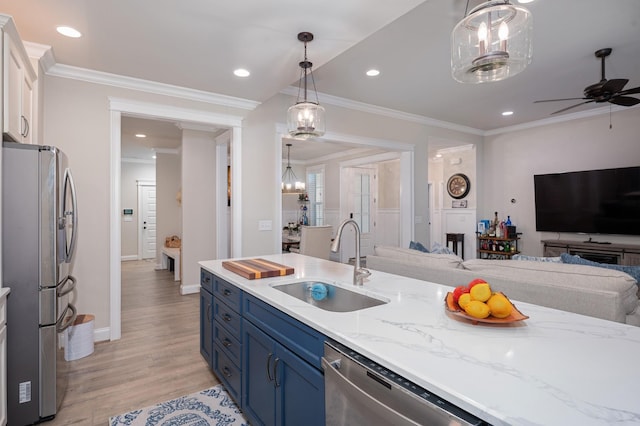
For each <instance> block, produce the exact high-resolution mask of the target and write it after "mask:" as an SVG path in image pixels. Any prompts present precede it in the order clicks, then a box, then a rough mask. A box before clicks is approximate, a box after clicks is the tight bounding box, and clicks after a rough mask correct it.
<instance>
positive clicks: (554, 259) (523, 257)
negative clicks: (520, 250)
mask: <svg viewBox="0 0 640 426" xmlns="http://www.w3.org/2000/svg"><path fill="white" fill-rule="evenodd" d="M511 260H529V261H532V262H553V263H561V262H562V258H561V257H560V256H555V257H544V256H527V255H524V254H514V255H513V256H511Z"/></svg>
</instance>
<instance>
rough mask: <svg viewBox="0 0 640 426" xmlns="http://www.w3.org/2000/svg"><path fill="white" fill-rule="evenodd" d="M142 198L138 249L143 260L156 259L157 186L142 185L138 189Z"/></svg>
mask: <svg viewBox="0 0 640 426" xmlns="http://www.w3.org/2000/svg"><path fill="white" fill-rule="evenodd" d="M138 195H139V197H140V218H139V228H140V232H139V233H138V235H139V237H140V239H139V241H140V242H139V244H138V248H139V249H141V253H140V250H139V253H138V254H139V255H140V256H141V258H142V259H152V258H155V257H156V186H155V185H141V186H139V187H138Z"/></svg>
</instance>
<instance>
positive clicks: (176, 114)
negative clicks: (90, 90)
mask: <svg viewBox="0 0 640 426" xmlns="http://www.w3.org/2000/svg"><path fill="white" fill-rule="evenodd" d="M109 110H110V122H111V125H110V127H111V131H110V134H111V137H110V142H111V143H110V176H111V178H110V180H111V186H110V192H111V194H110V220H109V223H110V229H111V232H110V241H109V247H110V250H109V274H110V295H109V306H110V308H109V314H110V324H109V339H110V340H117V339H120V337H121V334H122V327H121V317H122V316H121V315H122V314H121V296H122V288H121V264H120V262H121V241H120V240H121V222H120V220H121V215H122V210H121V209H122V206H121V199H120V161H121V120H122V116H123V115H129V116H136V117H142V118H148V119H152V120H153V119H157V120H165V121H166V120H170V121H173V122H180V123H192V124H201V125H205V126H222V127H225V128H228V129H231V134H232V137H231V140H232V141H233V143H232V144H231V158H233V159H234V167H233V168H232V176H231V182H232V184H231V185H232V187H231V191H232V193H233V194H237V199H238V201H237V202H236V203H235V206H234V209H233V210H232V212H231V217H232V220H231V222H232V224H231V233H232V255H233V256H235V257H239V256H241V253H242V243H241V242H242V228H241V226H242V218H241V216H240V213H241V202H240V200H241V198H242V190H241V187H240V185H239V184H238V183H239V182H240V172H241V152H242V150H241V148H242V128H241V126H242V117H240V116H230V115H222V114H216V113H212V112H211V111H200V110H193V109H187V108H180V107H175V106H172V105H164V104H152V103H144V102H139V101H130V100H125V99H117V98H110V99H109ZM216 214H219V212H217V213H216ZM225 214H226V210H225ZM194 284H196V285H199V283H194Z"/></svg>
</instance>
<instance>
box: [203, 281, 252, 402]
mask: <svg viewBox="0 0 640 426" xmlns="http://www.w3.org/2000/svg"><path fill="white" fill-rule="evenodd" d="M200 286H201V289H200V353H201V354H202V357H203V358H204V359H205V360H207V363H208V364H209V366H210V367H211V369H212V370H213V372H214V373H215V374H216V376H218V379H220V381H221V382H222V383H223V384H224V385H225V387H226V389H227V392H229V394H230V395H231V396H232V397H233V399H234V400H235V401H236V403H237V404H238V405H239V406H242V334H241V333H242V309H241V308H242V290H240V289H238V288H237V287H235V286H233V285H232V284H229V283H228V282H226V281H225V280H223V279H221V278H220V277H217V276H215V275H213V274H212V273H210V272H208V271H206V270H204V269H201V270H200Z"/></svg>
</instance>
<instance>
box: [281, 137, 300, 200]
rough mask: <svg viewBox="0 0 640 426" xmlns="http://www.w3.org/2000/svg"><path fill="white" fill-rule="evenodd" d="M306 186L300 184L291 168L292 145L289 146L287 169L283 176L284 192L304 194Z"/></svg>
mask: <svg viewBox="0 0 640 426" xmlns="http://www.w3.org/2000/svg"><path fill="white" fill-rule="evenodd" d="M304 188H305V184H304V182H300V181H299V180H298V177H297V176H296V174H295V173H294V172H293V169H292V168H291V144H290V143H288V144H287V167H286V168H285V169H284V173H283V174H282V192H287V193H289V192H295V193H300V192H304Z"/></svg>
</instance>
